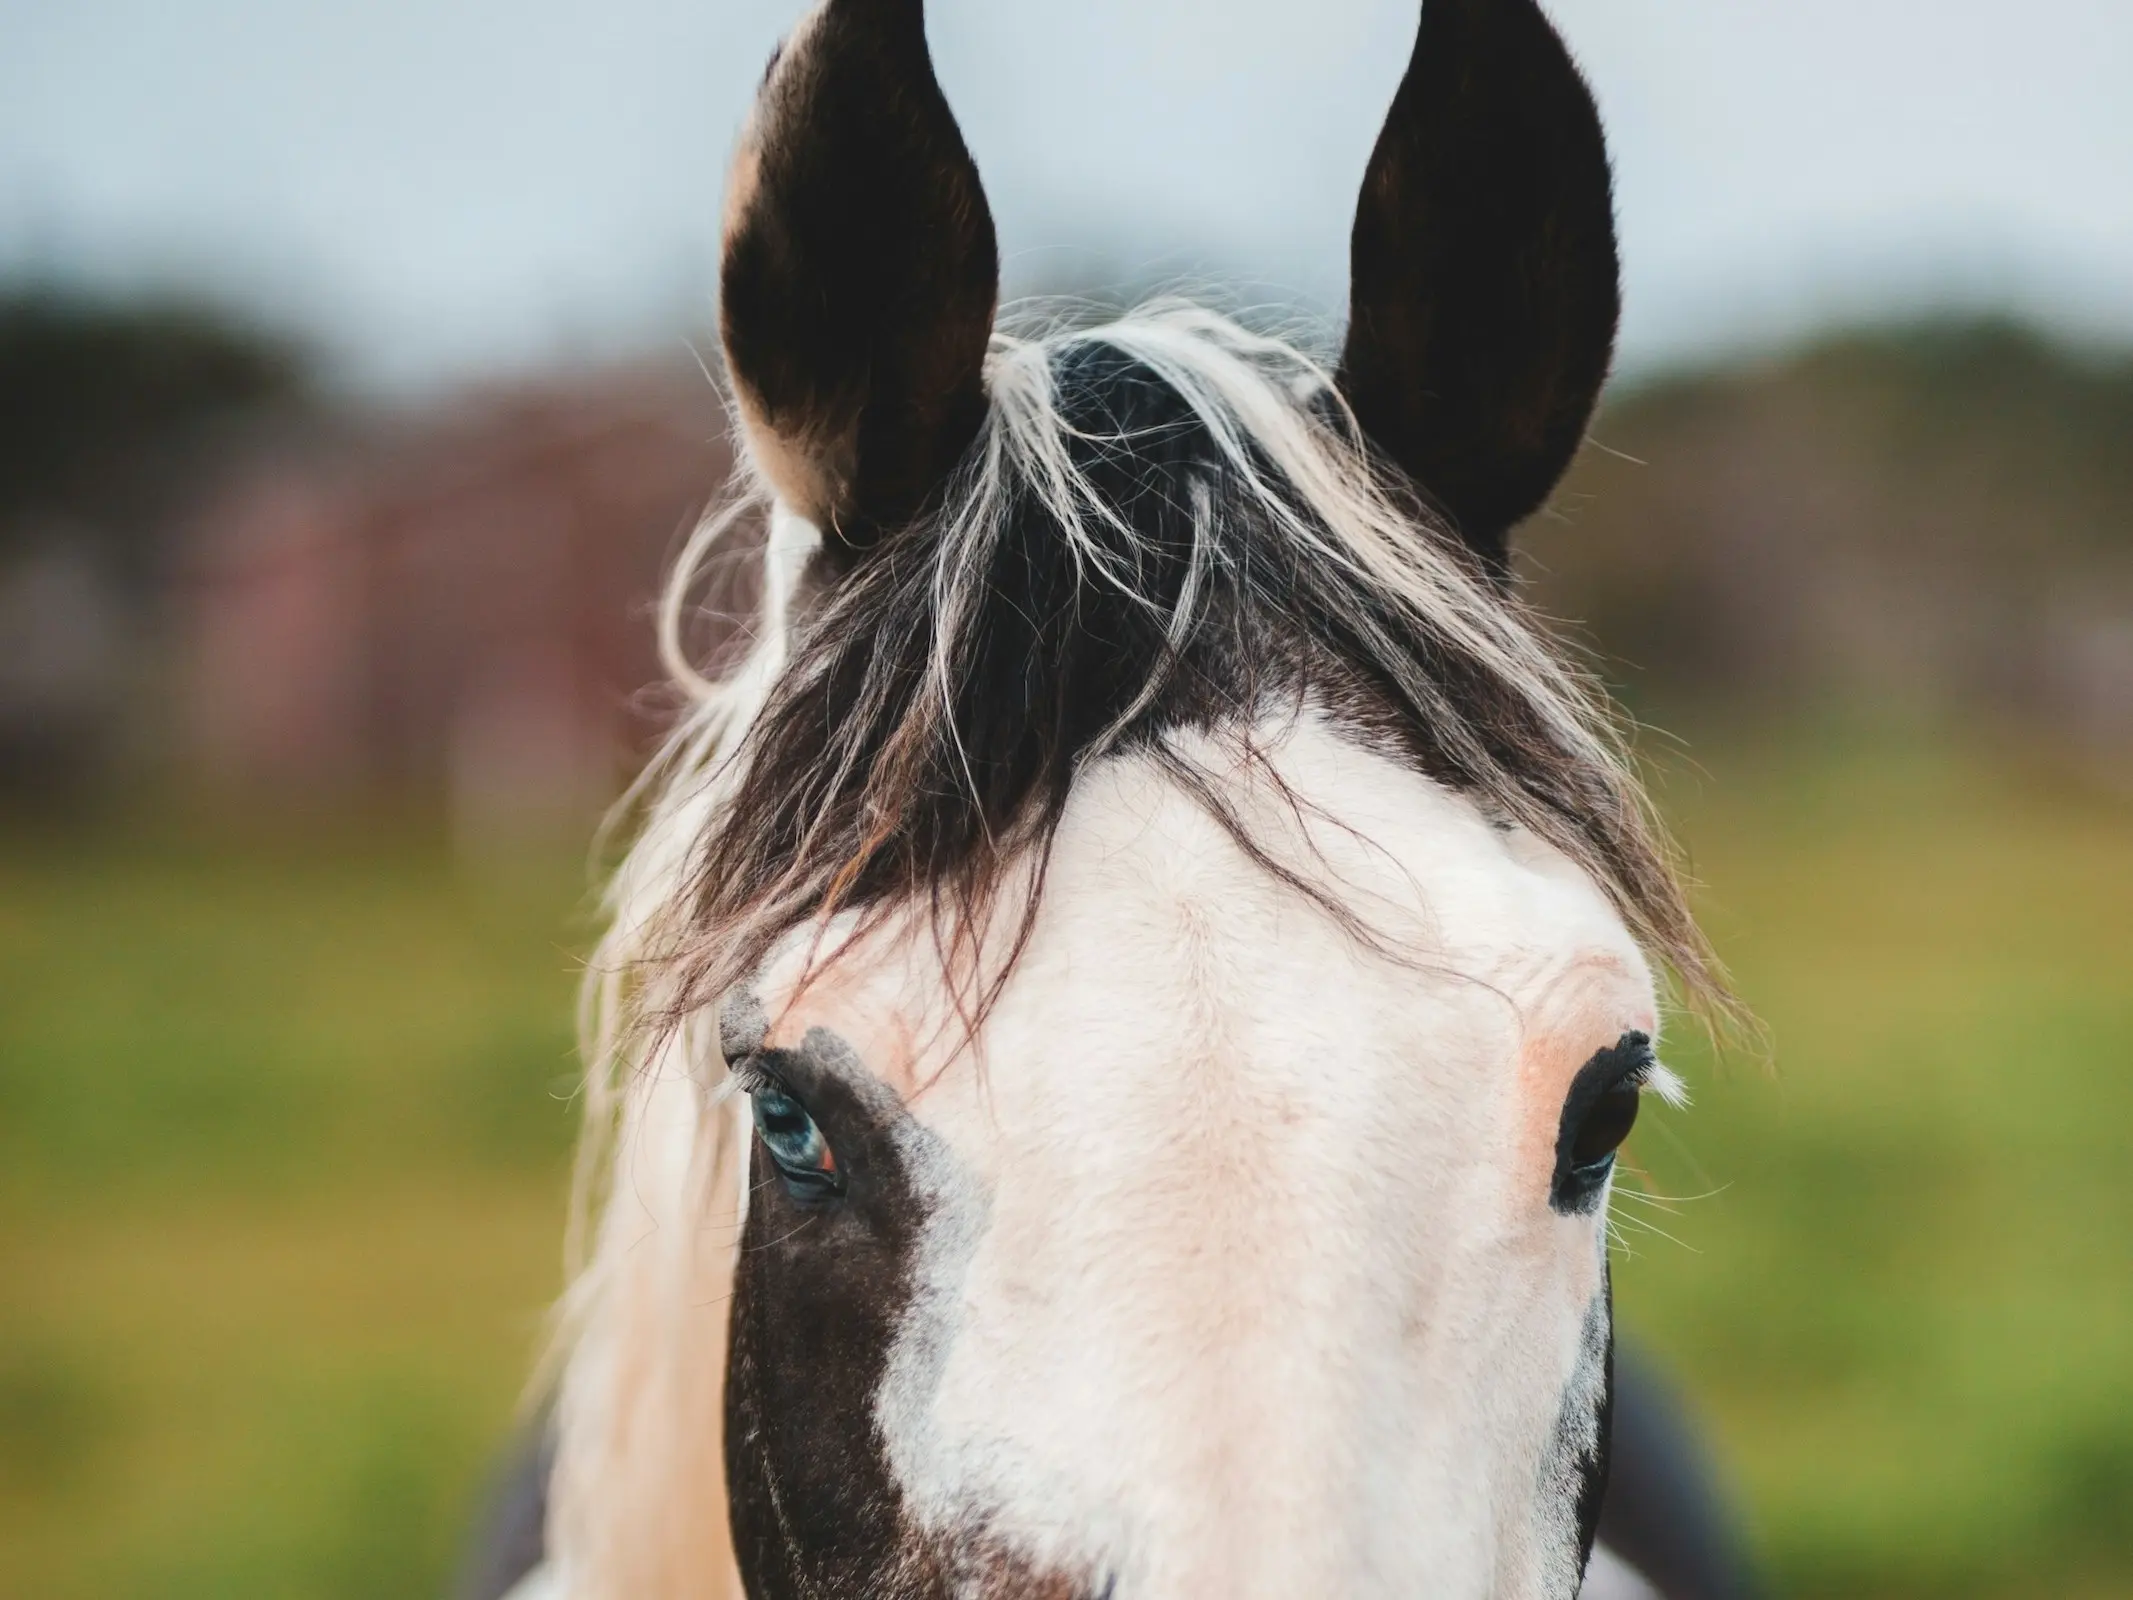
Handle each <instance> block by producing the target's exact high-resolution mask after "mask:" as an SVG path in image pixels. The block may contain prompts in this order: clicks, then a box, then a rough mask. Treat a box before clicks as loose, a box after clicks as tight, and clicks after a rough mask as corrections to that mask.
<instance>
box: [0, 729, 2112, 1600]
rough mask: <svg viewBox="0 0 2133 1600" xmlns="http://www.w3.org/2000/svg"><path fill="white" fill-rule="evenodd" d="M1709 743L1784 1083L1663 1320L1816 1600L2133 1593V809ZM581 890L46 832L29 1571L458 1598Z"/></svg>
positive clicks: (29, 1368) (1782, 1564)
mask: <svg viewBox="0 0 2133 1600" xmlns="http://www.w3.org/2000/svg"><path fill="white" fill-rule="evenodd" d="M1704 760H1705V762H1706V765H1707V767H1708V768H1709V772H1708V774H1706V775H1705V776H1702V777H1699V778H1694V779H1690V778H1677V779H1676V780H1674V781H1673V782H1671V783H1670V785H1669V788H1668V794H1667V799H1668V804H1669V807H1670V809H1671V810H1672V811H1673V812H1674V813H1675V815H1676V816H1677V818H1678V819H1679V821H1680V823H1681V826H1682V831H1683V835H1684V838H1685V840H1686V842H1687V844H1688V847H1689V850H1690V853H1691V855H1692V857H1693V861H1694V865H1695V868H1696V870H1697V872H1698V874H1699V876H1701V877H1702V878H1703V879H1704V880H1705V881H1706V882H1707V883H1708V884H1709V885H1710V888H1709V889H1708V891H1707V892H1706V894H1705V902H1706V905H1707V907H1708V914H1709V917H1710V920H1711V922H1712V924H1713V927H1714V931H1715V932H1716V933H1717V935H1718V937H1719V940H1720V942H1721V944H1722V946H1723V948H1724V950H1725V952H1726V954H1727V956H1728V957H1729V959H1730V960H1731V961H1732V963H1733V965H1734V967H1735V970H1736V973H1737V976H1738V978H1739V980H1740V983H1741V987H1742V990H1743V992H1744V993H1745V994H1746V996H1747V997H1748V999H1749V1000H1750V1002H1751V1003H1752V1004H1753V1005H1754V1006H1755V1008H1756V1009H1757V1011H1758V1012H1759V1013H1760V1014H1761V1016H1762V1017H1763V1019H1764V1020H1765V1021H1766V1022H1767V1024H1768V1026H1769V1029H1770V1035H1771V1040H1772V1052H1771V1054H1772V1062H1773V1064H1772V1065H1771V1066H1769V1067H1766V1066H1765V1065H1764V1064H1763V1063H1762V1062H1760V1061H1759V1060H1757V1059H1756V1058H1755V1057H1754V1055H1753V1054H1752V1053H1747V1052H1741V1051H1734V1052H1732V1053H1730V1054H1729V1055H1728V1056H1726V1057H1725V1058H1724V1059H1717V1058H1716V1057H1715V1056H1714V1053H1713V1052H1712V1051H1711V1050H1710V1049H1708V1048H1706V1047H1704V1046H1702V1045H1701V1044H1700V1043H1699V1042H1698V1041H1697V1040H1696V1039H1695V1038H1694V1037H1693V1035H1692V1032H1691V1030H1689V1029H1686V1028H1677V1029H1676V1031H1675V1035H1674V1040H1673V1044H1672V1050H1671V1054H1672V1057H1673V1059H1674V1060H1675V1062H1676V1064H1677V1065H1680V1066H1682V1067H1684V1068H1685V1069H1686V1070H1687V1071H1688V1074H1689V1076H1690V1078H1691V1080H1692V1082H1693V1084H1694V1087H1695V1089H1696V1092H1697V1102H1698V1103H1697V1105H1696V1106H1695V1108H1694V1109H1693V1110H1691V1111H1689V1112H1687V1113H1684V1114H1677V1115H1672V1116H1667V1117H1664V1118H1654V1119H1653V1120H1652V1121H1650V1122H1648V1123H1647V1124H1645V1125H1644V1126H1643V1127H1641V1128H1640V1130H1639V1133H1638V1135H1637V1138H1636V1141H1635V1144H1634V1146H1633V1155H1634V1157H1635V1160H1636V1165H1637V1167H1638V1172H1637V1173H1636V1174H1635V1175H1633V1178H1632V1180H1631V1182H1630V1183H1628V1184H1625V1188H1629V1187H1633V1186H1641V1187H1643V1188H1644V1189H1646V1190H1648V1191H1649V1193H1650V1194H1652V1195H1654V1196H1658V1197H1663V1198H1664V1202H1665V1203H1664V1204H1663V1205H1661V1204H1657V1203H1652V1202H1631V1201H1625V1202H1624V1203H1623V1204H1622V1205H1621V1206H1620V1207H1618V1212H1619V1214H1620V1216H1621V1228H1622V1244H1623V1249H1622V1253H1621V1259H1620V1264H1619V1267H1618V1298H1619V1301H1620V1304H1621V1307H1622V1313H1623V1316H1624V1319H1625V1321H1626V1322H1627V1323H1628V1324H1630V1325H1631V1326H1633V1327H1634V1328H1635V1329H1636V1330H1637V1332H1638V1333H1639V1334H1640V1335H1641V1336H1642V1337H1643V1338H1644V1340H1645V1341H1646V1343H1647V1344H1649V1345H1650V1346H1653V1347H1655V1348H1656V1349H1657V1350H1659V1351H1660V1352H1662V1353H1663V1354H1664V1355H1665V1357H1666V1359H1667V1360H1668V1362H1669V1363H1670V1364H1671V1365H1672V1366H1673V1367H1674V1369H1675V1370H1676V1371H1678V1372H1679V1373H1680V1374H1681V1375H1682V1376H1683V1378H1684V1379H1685V1381H1686V1382H1687V1383H1688V1385H1689V1386H1690V1388H1691V1389H1692V1390H1693V1392H1694V1393H1695V1394H1696V1395H1697V1396H1698V1398H1699V1399H1700V1400H1701V1401H1702V1402H1703V1404H1704V1406H1705V1408H1706V1409H1707V1411H1708V1413H1709V1415H1710V1417H1711V1419H1712V1422H1713V1426H1714V1429H1715V1432H1716V1435H1717V1439H1718V1442H1719V1445H1720V1449H1721V1453H1722V1455H1723V1457H1724V1459H1725V1461H1726V1463H1727V1464H1728V1467H1729V1469H1730V1471H1731V1472H1732V1474H1733V1476H1734V1478H1735V1479H1736V1480H1737V1482H1738V1483H1739V1485H1740V1486H1741V1488H1742V1489H1743V1490H1744V1492H1745V1495H1746V1498H1747V1500H1748V1502H1749V1504H1750V1506H1751V1508H1752V1510H1753V1513H1754V1517H1755V1522H1756V1528H1757V1534H1758V1538H1759V1540H1760V1543H1761V1545H1762V1548H1763V1549H1764V1551H1765V1552H1766V1554H1767V1556H1768V1559H1769V1561H1770V1564H1771V1567H1772V1570H1773V1572H1774V1574H1775V1575H1776V1577H1777V1578H1778V1579H1779V1580H1780V1584H1781V1587H1782V1589H1783V1590H1784V1591H1785V1592H1787V1593H1790V1594H1794V1595H1799V1596H1824V1595H1826V1596H1836V1597H1849V1596H1856V1597H1861V1600H1864V1597H1869V1596H1872V1597H1889V1600H1899V1597H1909V1596H1924V1595H1929V1594H1930V1595H1935V1596H1977V1597H1986V1596H1992V1597H2007V1600H2013V1597H2015V1596H2033V1595H2043V1594H2050V1595H2059V1596H2098V1597H2100V1596H2104V1595H2125V1594H2133V1164H2129V1162H2128V1159H2127V1152H2126V1145H2127V1138H2126V1129H2127V1128H2128V1126H2129V1125H2133V808H2129V807H2128V805H2127V804H2126V802H2125V800H2124V798H2123V796H2117V797H2114V796H2111V795H2109V794H2102V793H2098V792H2094V791H2091V790H2085V789H2083V788H2082V787H2080V786H2079V785H2078V784H2073V783H2055V782H2053V781H2051V780H2049V779H2048V778H2046V777H2043V776H2039V769H2038V768H2037V767H2036V766H2035V765H2034V764H2033V763H2030V762H2027V761H2022V760H2017V759H2014V758H2012V757H2005V758H1994V757H1990V756H1986V755H1979V754H1968V755H1965V754H1959V753H1956V752H1952V751H1951V750H1949V749H1947V748H1945V747H1936V746H1934V745H1931V744H1920V743H1916V742H1912V741H1906V740H1900V739H1888V738H1864V739H1862V738H1858V737H1850V738H1840V737H1837V736H1834V735H1823V736H1819V737H1814V738H1809V737H1805V736H1798V735H1795V736H1792V737H1789V738H1782V739H1774V740H1772V741H1770V742H1768V743H1764V744H1760V745H1751V744H1749V743H1748V742H1746V741H1735V742H1734V743H1731V744H1729V745H1726V746H1723V747H1721V749H1720V753H1718V754H1715V755H1713V754H1706V755H1705V757H1704ZM581 890H582V879H581V877H580V876H579V875H578V874H577V873H576V872H575V871H574V870H572V869H571V868H570V867H568V866H563V867H560V868H559V869H557V870H555V871H529V872H527V873H525V874H523V875H521V876H518V877H513V878H509V879H499V878H497V877H496V876H494V875H493V874H492V875H489V876H482V877H474V876H468V875H465V874H463V873H461V872H458V871H456V870H455V869H453V868H452V867H451V866H450V864H449V863H448V862H447V861H445V860H444V859H443V858H442V857H440V856H438V855H435V854H433V853H430V852H427V851H425V850H422V849H416V848H408V849H400V850H394V849H389V848H385V847H383V846H378V847H374V848H367V849H355V850H351V849H338V850H335V849H326V848H314V849H311V850H309V851H300V850H297V849H294V848H293V847H287V846H281V847H271V848H270V847H260V848H252V849H236V848H230V847H223V848H207V847H199V846H193V847H180V846H173V845H170V844H163V845H153V846H152V845H146V844H134V845H127V844H118V843H112V842H110V841H101V842H96V843H94V844H93V845H92V844H90V843H83V842H76V843H73V844H66V845H62V844H54V843H52V842H51V841H49V840H46V841H43V842H32V841H18V842H16V843H15V844H13V845H5V846H0V988H4V992H5V1002H4V1004H0V1283H4V1285H5V1287H4V1289H0V1594H6V1595H10V1596H13V1595H21V1596H25V1597H28V1596H37V1597H40V1600H42V1597H47V1596H49V1597H53V1600H72V1597H76V1596H81V1597H87V1596H97V1597H127V1600H130V1597H136V1596H138V1597H143V1600H147V1597H154V1600H179V1597H192V1596H203V1597H204V1596H237V1595H242V1596H275V1597H279V1596H288V1597H291V1600H297V1597H305V1600H308V1597H322V1600H324V1597H349V1600H355V1597H359V1596H360V1597H373V1596H374V1597H381V1600H382V1597H385V1596H394V1597H404V1596H410V1595H419V1594H424V1593H435V1592H438V1591H439V1589H440V1588H441V1586H442V1584H443V1581H444V1575H445V1574H446V1573H447V1571H448V1570H449V1567H450V1564H451V1560H452V1557H453V1555H454V1553H455V1549H456V1542H457V1540H458V1538H459V1536H460V1534H461V1531H462V1529H463V1527H464V1526H465V1522H466V1518H467V1516H468V1515H469V1512H470V1508H471V1506H472V1504H473V1501H474V1498H475V1496H476V1493H477V1487H478V1484H479V1482H480V1480H481V1477H482V1474H483V1472H484V1470H485V1468H486V1465H487V1462H488V1459H489V1454H490V1452H491V1451H492V1450H493V1449H494V1448H495V1447H496V1445H497V1444H498V1442H499V1441H500V1440H501V1439H502V1438H503V1437H505V1435H506V1433H507V1431H508V1429H509V1427H510V1421H511V1416H512V1408H513V1405H514V1402H515V1400H516V1397H517V1394H518V1389H519V1385H520V1383H521V1381H522V1378H523V1374H524V1372H525V1371H526V1368H527V1365H528V1362H529V1360H530V1357H531V1355H532V1352H533V1351H534V1349H535V1347H536V1345H537V1343H538V1339H539V1334H540V1326H541V1323H540V1319H541V1315H542V1311H543V1308H544V1306H545V1304H546V1302H547V1300H548V1298H549V1296H550V1295H551V1294H552V1293H553V1291H554V1289H555V1287H556V1285H557V1274H558V1259H559V1247H558V1240H559V1237H560V1227H561V1218H562V1197H563V1192H564V1171H565V1167H566V1164H567V1159H568V1146H569V1140H570V1136H571V1131H572V1122H573V1110H572V1108H571V1107H570V1106H569V1105H568V1104H567V1103H566V1102H567V1094H568V1086H569V1081H570V1074H571V1060H570V1052H569V1028H568V1017H569V1010H570V1005H571V999H572V991H573V984H574V964H573V961H572V958H571V956H570V954H569V952H570V950H571V949H572V948H573V947H575V946H578V945H580V944H582V942H583V937H584V933H585V925H584V921H583V918H582V914H581V906H582V894H581ZM1655 1230H1657V1231H1655Z"/></svg>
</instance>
